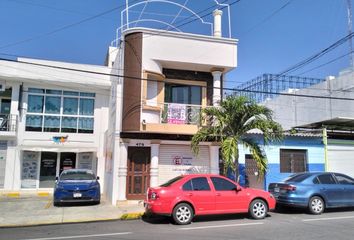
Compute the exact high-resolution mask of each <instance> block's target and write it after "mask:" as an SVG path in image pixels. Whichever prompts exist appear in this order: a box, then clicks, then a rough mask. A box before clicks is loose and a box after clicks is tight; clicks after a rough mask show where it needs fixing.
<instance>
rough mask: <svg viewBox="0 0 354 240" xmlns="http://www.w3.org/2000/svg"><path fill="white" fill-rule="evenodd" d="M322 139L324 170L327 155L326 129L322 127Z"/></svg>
mask: <svg viewBox="0 0 354 240" xmlns="http://www.w3.org/2000/svg"><path fill="white" fill-rule="evenodd" d="M322 141H323V145H324V158H325V172H327V171H328V155H327V151H328V149H327V129H326V128H323V129H322Z"/></svg>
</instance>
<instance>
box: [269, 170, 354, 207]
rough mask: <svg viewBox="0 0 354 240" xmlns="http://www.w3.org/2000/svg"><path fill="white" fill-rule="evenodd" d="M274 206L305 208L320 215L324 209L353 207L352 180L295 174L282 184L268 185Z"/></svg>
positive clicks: (334, 175)
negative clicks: (274, 202) (273, 199)
mask: <svg viewBox="0 0 354 240" xmlns="http://www.w3.org/2000/svg"><path fill="white" fill-rule="evenodd" d="M268 191H269V192H270V193H272V194H273V195H274V197H275V199H276V201H277V205H280V206H282V205H285V206H294V207H304V208H308V210H309V211H310V213H312V214H321V213H323V211H324V210H325V209H326V208H335V207H354V180H353V179H352V178H351V177H349V176H347V175H344V174H341V173H331V172H304V173H297V174H294V175H292V176H290V177H289V178H287V179H285V180H284V181H283V182H279V183H271V184H269V187H268Z"/></svg>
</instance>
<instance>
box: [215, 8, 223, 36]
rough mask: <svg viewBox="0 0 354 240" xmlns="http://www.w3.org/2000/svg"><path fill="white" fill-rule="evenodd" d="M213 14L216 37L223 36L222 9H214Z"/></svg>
mask: <svg viewBox="0 0 354 240" xmlns="http://www.w3.org/2000/svg"><path fill="white" fill-rule="evenodd" d="M213 16H214V37H218V38H221V36H222V33H221V16H222V11H221V10H219V9H215V10H214V11H213Z"/></svg>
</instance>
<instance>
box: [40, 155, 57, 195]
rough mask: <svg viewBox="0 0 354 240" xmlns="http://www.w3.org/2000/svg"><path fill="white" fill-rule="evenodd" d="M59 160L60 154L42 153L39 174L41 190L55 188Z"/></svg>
mask: <svg viewBox="0 0 354 240" xmlns="http://www.w3.org/2000/svg"><path fill="white" fill-rule="evenodd" d="M57 158H58V153H56V152H42V155H41V165H40V166H41V168H40V174H39V187H40V188H52V187H54V183H55V177H56V172H57Z"/></svg>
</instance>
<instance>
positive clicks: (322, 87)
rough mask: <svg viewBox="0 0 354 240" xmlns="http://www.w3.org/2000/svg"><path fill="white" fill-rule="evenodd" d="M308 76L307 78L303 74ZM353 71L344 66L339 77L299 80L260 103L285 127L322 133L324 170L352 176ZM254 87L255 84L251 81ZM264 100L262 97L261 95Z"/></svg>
mask: <svg viewBox="0 0 354 240" xmlns="http://www.w3.org/2000/svg"><path fill="white" fill-rule="evenodd" d="M305 79H308V78H305ZM353 79H354V72H353V71H352V69H346V70H344V71H342V72H340V74H339V76H338V77H332V76H330V77H327V78H326V80H325V81H322V82H319V83H317V84H311V85H310V86H305V88H301V87H299V86H303V84H301V83H300V84H299V85H298V87H296V85H294V88H291V89H287V90H285V91H284V92H283V93H288V94H291V95H290V96H289V95H274V94H273V95H272V96H273V98H268V99H266V100H265V101H263V102H262V103H261V104H263V105H265V106H267V107H268V108H270V109H272V110H273V112H274V119H275V120H276V121H277V122H279V123H280V124H281V125H282V126H283V128H284V129H285V130H289V129H292V128H296V129H300V130H301V129H312V130H313V129H316V130H319V131H323V134H324V140H323V143H324V152H325V155H324V161H325V170H326V171H335V172H342V173H346V174H348V175H350V176H352V177H354V164H353V162H354V159H353V153H354V136H353V134H352V131H353V130H354V124H353V119H354V105H353V99H354V91H353V90H354V85H353ZM252 86H253V87H254V88H256V86H254V85H252ZM263 100H264V99H263Z"/></svg>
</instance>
